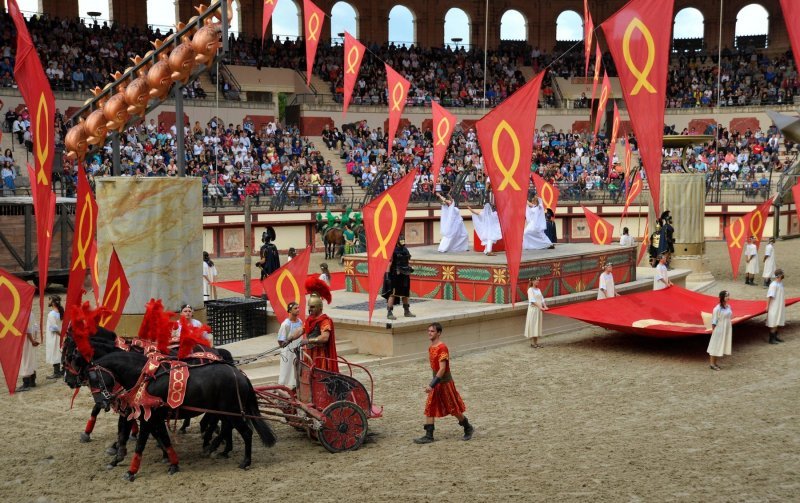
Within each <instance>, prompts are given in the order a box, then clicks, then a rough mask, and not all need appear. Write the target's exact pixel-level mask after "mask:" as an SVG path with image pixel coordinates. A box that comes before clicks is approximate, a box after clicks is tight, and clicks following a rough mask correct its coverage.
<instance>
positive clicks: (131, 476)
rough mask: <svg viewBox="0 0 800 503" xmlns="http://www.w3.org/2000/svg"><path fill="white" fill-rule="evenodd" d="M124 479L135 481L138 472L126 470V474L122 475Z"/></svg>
mask: <svg viewBox="0 0 800 503" xmlns="http://www.w3.org/2000/svg"><path fill="white" fill-rule="evenodd" d="M122 479H123V480H127V481H128V482H133V481H134V480H136V474H135V473H131V472H126V473H125V475H123V476H122Z"/></svg>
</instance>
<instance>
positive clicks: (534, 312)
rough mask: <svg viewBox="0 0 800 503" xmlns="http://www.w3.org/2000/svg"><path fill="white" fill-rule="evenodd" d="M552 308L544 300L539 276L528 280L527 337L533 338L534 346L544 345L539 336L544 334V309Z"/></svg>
mask: <svg viewBox="0 0 800 503" xmlns="http://www.w3.org/2000/svg"><path fill="white" fill-rule="evenodd" d="M548 309H550V308H549V307H547V303H546V302H545V301H544V295H542V291H541V290H540V289H539V278H538V277H536V278H530V279H529V280H528V313H527V315H526V316H525V338H526V339H531V347H532V348H540V347H542V346H541V345H540V344H539V337H541V336H542V321H543V314H542V311H547V310H548Z"/></svg>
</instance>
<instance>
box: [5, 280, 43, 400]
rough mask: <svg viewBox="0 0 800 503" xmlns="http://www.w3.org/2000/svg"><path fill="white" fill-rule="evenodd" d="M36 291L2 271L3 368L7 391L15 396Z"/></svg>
mask: <svg viewBox="0 0 800 503" xmlns="http://www.w3.org/2000/svg"><path fill="white" fill-rule="evenodd" d="M35 293H36V289H35V288H34V287H32V286H31V285H29V284H28V283H26V282H24V281H22V280H21V279H18V278H17V277H16V276H14V275H13V274H11V273H10V272H8V271H6V270H4V269H0V365H2V367H3V375H4V376H5V378H6V386H8V392H9V393H10V394H12V395H13V394H14V389H15V387H16V385H17V377H18V376H19V366H20V360H21V359H22V346H23V344H25V337H27V334H26V332H27V330H28V322H29V321H30V317H31V307H32V306H33V296H34V294H35Z"/></svg>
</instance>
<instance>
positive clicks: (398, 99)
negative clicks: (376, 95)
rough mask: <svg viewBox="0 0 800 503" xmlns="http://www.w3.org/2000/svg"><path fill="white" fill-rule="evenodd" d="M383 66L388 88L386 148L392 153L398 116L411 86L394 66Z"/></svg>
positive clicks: (401, 111) (404, 106) (400, 114)
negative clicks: (387, 141)
mask: <svg viewBox="0 0 800 503" xmlns="http://www.w3.org/2000/svg"><path fill="white" fill-rule="evenodd" d="M384 66H385V67H386V84H387V89H388V90H389V96H388V99H389V146H388V148H387V150H388V152H389V155H392V144H393V143H394V136H395V135H396V134H397V126H398V125H400V117H401V116H402V115H403V110H404V109H405V108H406V98H407V97H408V90H409V89H410V88H411V82H409V81H408V80H406V79H405V78H404V77H403V76H402V75H400V74H399V73H397V72H396V71H395V70H394V68H392V67H391V66H389V65H388V64H385V65H384Z"/></svg>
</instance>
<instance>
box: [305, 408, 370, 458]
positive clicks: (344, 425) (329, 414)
mask: <svg viewBox="0 0 800 503" xmlns="http://www.w3.org/2000/svg"><path fill="white" fill-rule="evenodd" d="M322 413H323V414H324V415H325V424H323V425H322V428H320V430H319V431H318V432H317V437H318V438H319V441H320V443H321V444H322V445H323V446H324V447H325V448H326V449H328V451H329V452H342V451H354V450H356V449H358V448H359V447H361V444H362V443H364V439H365V438H366V436H367V415H366V414H364V410H363V409H362V408H361V407H359V406H358V405H356V404H354V403H353V402H347V401H340V402H334V403H332V404H330V405H328V406H327V407H325V410H323V411H322Z"/></svg>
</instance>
